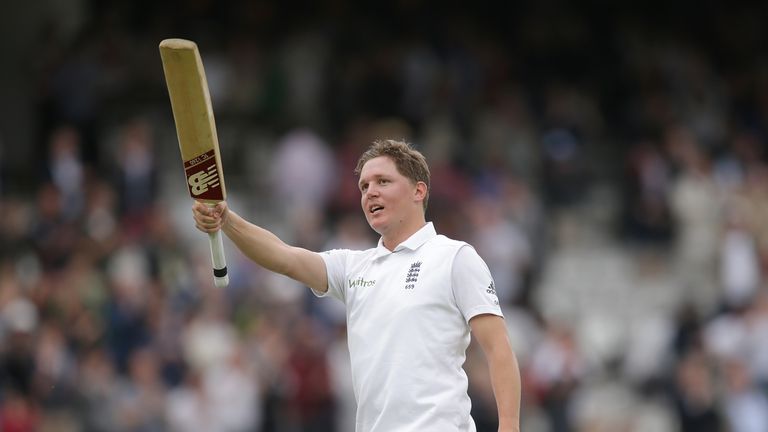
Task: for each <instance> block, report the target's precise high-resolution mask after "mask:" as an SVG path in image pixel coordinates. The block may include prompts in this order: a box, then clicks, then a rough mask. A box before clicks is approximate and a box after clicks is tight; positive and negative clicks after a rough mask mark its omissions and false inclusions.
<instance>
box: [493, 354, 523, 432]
mask: <svg viewBox="0 0 768 432" xmlns="http://www.w3.org/2000/svg"><path fill="white" fill-rule="evenodd" d="M488 368H489V370H490V374H491V382H492V384H493V394H494V396H495V397H496V407H497V409H498V412H499V432H502V431H503V432H518V431H519V430H520V394H521V380H520V368H519V366H518V363H517V357H515V354H514V352H513V351H512V349H511V348H510V347H509V346H506V347H498V349H495V350H494V351H493V352H490V353H488Z"/></svg>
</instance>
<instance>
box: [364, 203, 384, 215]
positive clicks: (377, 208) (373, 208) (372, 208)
mask: <svg viewBox="0 0 768 432" xmlns="http://www.w3.org/2000/svg"><path fill="white" fill-rule="evenodd" d="M382 210H384V207H383V206H380V205H376V204H374V205H372V206H370V207H368V213H370V214H372V215H375V214H377V213H379V212H380V211H382Z"/></svg>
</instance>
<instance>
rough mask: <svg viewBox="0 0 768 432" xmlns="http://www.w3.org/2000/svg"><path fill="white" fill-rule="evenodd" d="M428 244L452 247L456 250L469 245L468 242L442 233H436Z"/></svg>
mask: <svg viewBox="0 0 768 432" xmlns="http://www.w3.org/2000/svg"><path fill="white" fill-rule="evenodd" d="M430 245H431V246H436V247H442V248H453V249H456V250H458V249H460V248H462V247H464V246H469V243H467V242H463V241H461V240H454V239H452V238H449V237H446V236H444V235H442V234H438V235H436V236H435V237H433V238H432V240H431V241H430Z"/></svg>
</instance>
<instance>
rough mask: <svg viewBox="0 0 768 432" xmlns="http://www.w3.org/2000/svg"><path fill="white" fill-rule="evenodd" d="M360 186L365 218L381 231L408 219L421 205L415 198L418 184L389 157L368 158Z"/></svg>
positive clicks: (362, 172) (384, 231) (375, 228)
mask: <svg viewBox="0 0 768 432" xmlns="http://www.w3.org/2000/svg"><path fill="white" fill-rule="evenodd" d="M358 186H359V187H360V193H361V195H362V196H361V198H360V203H361V205H362V207H363V213H365V218H366V219H367V220H368V224H369V225H370V226H371V228H373V230H374V231H376V232H377V233H379V234H381V235H385V234H386V233H387V232H389V231H391V230H393V229H396V228H397V227H399V226H402V225H405V224H407V223H409V222H410V221H409V219H410V218H412V217H414V215H417V214H418V213H417V212H418V210H419V209H420V208H421V207H420V206H421V202H416V201H415V193H416V185H415V184H414V183H413V182H412V181H411V180H410V179H409V178H407V177H405V176H403V175H402V174H400V172H398V171H397V167H396V166H395V163H394V161H392V159H390V158H389V157H386V156H379V157H377V158H373V159H371V160H369V161H368V162H366V163H365V165H363V168H362V170H360V181H359V183H358Z"/></svg>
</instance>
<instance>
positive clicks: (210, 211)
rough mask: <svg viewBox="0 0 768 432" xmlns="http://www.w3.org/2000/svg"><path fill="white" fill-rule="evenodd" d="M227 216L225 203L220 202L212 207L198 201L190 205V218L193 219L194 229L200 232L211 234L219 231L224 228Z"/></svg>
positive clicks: (227, 211)
mask: <svg viewBox="0 0 768 432" xmlns="http://www.w3.org/2000/svg"><path fill="white" fill-rule="evenodd" d="M228 215H229V208H228V207H227V203H226V201H221V202H219V203H217V204H216V205H215V206H213V207H211V206H209V205H208V204H205V203H202V202H200V201H195V203H194V204H192V217H193V218H194V219H195V227H197V229H199V230H200V231H202V232H206V233H212V232H216V231H218V230H220V229H221V227H222V226H224V223H225V222H226V219H227V216H228Z"/></svg>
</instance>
